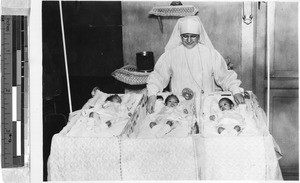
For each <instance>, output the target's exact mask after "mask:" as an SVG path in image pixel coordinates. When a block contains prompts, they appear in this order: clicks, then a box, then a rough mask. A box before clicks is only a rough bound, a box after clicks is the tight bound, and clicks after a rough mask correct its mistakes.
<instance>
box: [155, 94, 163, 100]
mask: <svg viewBox="0 0 300 183" xmlns="http://www.w3.org/2000/svg"><path fill="white" fill-rule="evenodd" d="M156 99H157V100H160V101H164V97H163V96H161V95H157V97H156Z"/></svg>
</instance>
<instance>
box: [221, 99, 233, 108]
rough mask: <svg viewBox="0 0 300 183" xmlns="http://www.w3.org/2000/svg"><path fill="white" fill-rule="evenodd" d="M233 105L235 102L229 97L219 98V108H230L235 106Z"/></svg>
mask: <svg viewBox="0 0 300 183" xmlns="http://www.w3.org/2000/svg"><path fill="white" fill-rule="evenodd" d="M233 106H234V104H233V102H232V100H230V99H229V98H221V99H220V100H219V108H220V109H221V111H225V110H230V109H232V108H233Z"/></svg>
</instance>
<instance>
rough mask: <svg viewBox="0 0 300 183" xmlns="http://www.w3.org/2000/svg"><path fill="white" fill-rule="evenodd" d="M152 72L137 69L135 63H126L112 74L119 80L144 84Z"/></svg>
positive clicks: (131, 83) (132, 83)
mask: <svg viewBox="0 0 300 183" xmlns="http://www.w3.org/2000/svg"><path fill="white" fill-rule="evenodd" d="M150 73H151V72H146V71H145V72H140V71H137V68H136V66H134V65H126V66H123V67H122V68H120V69H117V70H115V71H114V72H112V73H111V75H112V76H113V77H114V78H116V79H117V80H119V81H121V82H123V83H126V84H129V85H143V84H146V83H147V79H148V76H149V75H150Z"/></svg>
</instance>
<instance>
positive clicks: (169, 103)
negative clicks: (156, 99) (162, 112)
mask: <svg viewBox="0 0 300 183" xmlns="http://www.w3.org/2000/svg"><path fill="white" fill-rule="evenodd" d="M177 105H178V101H177V99H176V98H174V97H171V98H169V100H168V101H167V104H166V106H168V107H175V106H177Z"/></svg>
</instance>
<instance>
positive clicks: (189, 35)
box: [180, 34, 199, 39]
mask: <svg viewBox="0 0 300 183" xmlns="http://www.w3.org/2000/svg"><path fill="white" fill-rule="evenodd" d="M180 36H181V37H182V38H183V39H187V38H190V39H196V38H198V37H199V34H181V35H180Z"/></svg>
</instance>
